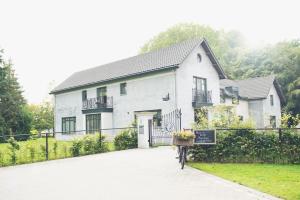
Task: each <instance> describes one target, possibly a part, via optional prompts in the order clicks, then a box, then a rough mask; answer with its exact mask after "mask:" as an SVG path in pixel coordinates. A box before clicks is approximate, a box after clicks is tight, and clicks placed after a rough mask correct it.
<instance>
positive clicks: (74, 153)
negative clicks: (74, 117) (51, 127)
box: [70, 139, 82, 157]
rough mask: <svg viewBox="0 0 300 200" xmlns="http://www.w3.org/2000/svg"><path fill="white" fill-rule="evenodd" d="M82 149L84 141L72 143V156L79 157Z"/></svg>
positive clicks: (77, 140)
mask: <svg viewBox="0 0 300 200" xmlns="http://www.w3.org/2000/svg"><path fill="white" fill-rule="evenodd" d="M81 147H82V141H81V140H79V139H76V140H73V141H72V146H71V149H70V151H71V154H72V156H75V157H76V156H79V155H80V149H81Z"/></svg>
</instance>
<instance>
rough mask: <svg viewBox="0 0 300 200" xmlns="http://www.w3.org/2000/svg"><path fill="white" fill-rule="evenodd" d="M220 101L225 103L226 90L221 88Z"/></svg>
mask: <svg viewBox="0 0 300 200" xmlns="http://www.w3.org/2000/svg"><path fill="white" fill-rule="evenodd" d="M220 103H225V90H224V89H220Z"/></svg>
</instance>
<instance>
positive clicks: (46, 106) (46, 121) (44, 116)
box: [28, 102, 54, 132]
mask: <svg viewBox="0 0 300 200" xmlns="http://www.w3.org/2000/svg"><path fill="white" fill-rule="evenodd" d="M28 109H29V110H30V112H31V114H32V116H33V121H32V129H35V130H37V131H38V132H41V131H43V130H49V129H52V128H53V123H54V122H53V120H54V113H53V105H52V104H51V103H50V102H43V103H42V104H39V105H34V104H32V105H29V106H28Z"/></svg>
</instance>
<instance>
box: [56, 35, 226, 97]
mask: <svg viewBox="0 0 300 200" xmlns="http://www.w3.org/2000/svg"><path fill="white" fill-rule="evenodd" d="M200 44H201V45H202V46H203V47H204V49H205V51H206V53H207V55H208V56H209V58H210V60H211V61H212V63H213V65H214V67H215V68H216V70H217V71H218V73H219V76H220V78H225V77H226V76H225V74H224V71H223V69H222V68H221V66H220V64H219V63H218V61H217V59H216V58H215V56H214V54H213V52H211V49H210V47H209V46H208V44H207V42H206V40H205V39H198V38H197V39H192V40H186V41H184V42H181V43H178V44H175V45H172V46H169V47H166V48H163V49H160V50H157V51H153V52H149V53H145V54H141V55H137V56H134V57H130V58H127V59H123V60H119V61H116V62H112V63H108V64H105V65H102V66H98V67H94V68H90V69H87V70H84V71H79V72H76V73H74V74H72V75H71V76H70V77H69V78H67V79H66V80H65V81H63V82H62V83H61V84H60V85H58V86H57V87H56V88H55V89H54V90H53V91H52V92H51V93H53V94H55V93H59V92H63V91H68V90H72V89H75V88H78V87H83V86H90V85H93V84H97V83H101V82H105V81H110V80H116V79H120V78H124V77H129V76H133V75H139V74H144V73H148V72H153V71H157V70H162V69H168V68H175V67H177V66H178V65H179V64H181V63H182V62H183V61H184V59H185V58H186V57H187V56H188V55H189V54H190V52H191V51H192V50H193V49H194V48H195V47H196V46H197V45H200Z"/></svg>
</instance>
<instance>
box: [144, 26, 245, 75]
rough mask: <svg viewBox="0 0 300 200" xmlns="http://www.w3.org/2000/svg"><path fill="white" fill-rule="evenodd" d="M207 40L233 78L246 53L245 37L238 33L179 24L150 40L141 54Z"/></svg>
mask: <svg viewBox="0 0 300 200" xmlns="http://www.w3.org/2000/svg"><path fill="white" fill-rule="evenodd" d="M192 38H205V39H206V40H207V41H208V42H209V44H210V46H211V48H212V49H213V51H214V53H215V54H216V56H217V58H218V59H219V61H220V62H221V63H222V66H223V68H224V70H225V72H226V73H227V75H229V76H231V73H232V68H233V67H235V66H237V65H239V61H240V58H241V57H242V55H243V54H244V52H245V50H244V49H245V43H244V37H243V36H242V34H240V33H239V32H237V31H230V32H228V33H226V32H224V31H216V30H214V29H212V28H211V27H209V26H202V25H199V24H193V23H182V24H177V25H175V26H173V27H171V28H169V29H167V30H166V31H164V32H161V33H159V34H158V35H156V36H154V37H153V38H152V39H150V40H149V41H148V42H147V43H146V44H144V45H143V46H142V48H141V49H140V53H146V52H151V51H154V50H157V49H160V48H163V47H167V46H170V45H172V44H176V43H178V42H181V41H184V40H187V39H192Z"/></svg>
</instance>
